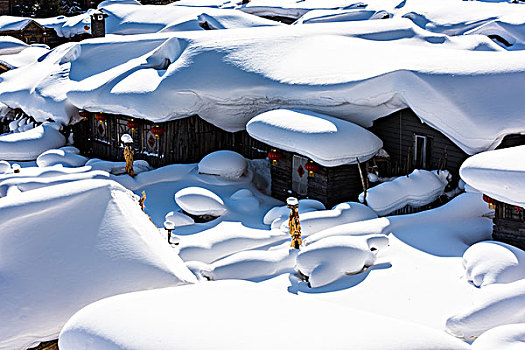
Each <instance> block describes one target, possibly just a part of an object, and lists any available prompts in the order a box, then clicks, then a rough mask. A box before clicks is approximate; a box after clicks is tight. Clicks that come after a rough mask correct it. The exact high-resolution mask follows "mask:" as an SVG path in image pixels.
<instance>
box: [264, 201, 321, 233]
mask: <svg viewBox="0 0 525 350" xmlns="http://www.w3.org/2000/svg"><path fill="white" fill-rule="evenodd" d="M325 209H326V208H325V206H324V204H323V203H321V202H319V201H318V200H315V199H299V208H298V209H297V211H298V212H299V214H305V213H309V212H311V211H316V210H325ZM289 215H290V209H289V208H288V207H287V206H286V205H283V206H279V207H273V208H272V209H270V210H268V212H267V213H266V214H265V215H264V218H263V223H264V224H265V225H271V224H272V223H273V222H275V221H280V222H282V220H284V219H288V217H289ZM279 226H280V223H279ZM279 226H277V227H279ZM272 227H273V226H272Z"/></svg>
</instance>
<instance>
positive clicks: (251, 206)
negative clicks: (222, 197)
mask: <svg viewBox="0 0 525 350" xmlns="http://www.w3.org/2000/svg"><path fill="white" fill-rule="evenodd" d="M229 205H230V206H231V207H232V209H236V210H239V211H245V212H246V211H248V212H249V211H256V210H258V209H259V206H260V205H261V202H260V201H259V200H258V199H257V197H255V196H254V195H253V192H252V191H250V190H248V189H246V188H243V189H240V190H238V191H237V192H235V193H234V194H232V195H231V196H230V203H229Z"/></svg>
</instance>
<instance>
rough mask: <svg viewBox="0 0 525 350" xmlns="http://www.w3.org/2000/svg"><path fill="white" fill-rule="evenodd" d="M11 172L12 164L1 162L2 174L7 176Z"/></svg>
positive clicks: (0, 170)
mask: <svg viewBox="0 0 525 350" xmlns="http://www.w3.org/2000/svg"><path fill="white" fill-rule="evenodd" d="M10 171H11V164H9V163H8V162H6V161H5V160H0V174H5V173H8V172H10Z"/></svg>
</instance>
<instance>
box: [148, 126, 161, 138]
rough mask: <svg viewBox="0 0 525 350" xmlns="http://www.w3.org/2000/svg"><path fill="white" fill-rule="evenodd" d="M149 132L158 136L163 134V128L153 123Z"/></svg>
mask: <svg viewBox="0 0 525 350" xmlns="http://www.w3.org/2000/svg"><path fill="white" fill-rule="evenodd" d="M151 133H152V134H153V135H155V138H157V139H158V138H159V136H162V135H163V134H164V128H161V127H160V126H158V125H155V126H154V127H152V128H151Z"/></svg>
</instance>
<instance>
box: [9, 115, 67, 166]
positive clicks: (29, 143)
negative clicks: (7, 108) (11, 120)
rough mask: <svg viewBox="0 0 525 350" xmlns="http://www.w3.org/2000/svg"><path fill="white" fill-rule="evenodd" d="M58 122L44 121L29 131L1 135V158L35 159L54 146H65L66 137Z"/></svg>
mask: <svg viewBox="0 0 525 350" xmlns="http://www.w3.org/2000/svg"><path fill="white" fill-rule="evenodd" d="M60 129H61V126H60V125H59V124H57V123H47V122H46V123H43V124H42V125H40V126H37V127H36V128H31V129H29V130H27V131H23V132H17V133H11V134H2V135H0V159H1V160H35V159H37V157H38V156H39V155H40V154H41V153H43V152H45V151H47V150H49V149H53V148H58V147H61V146H64V144H65V143H66V138H65V137H64V135H62V134H61V133H60Z"/></svg>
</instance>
